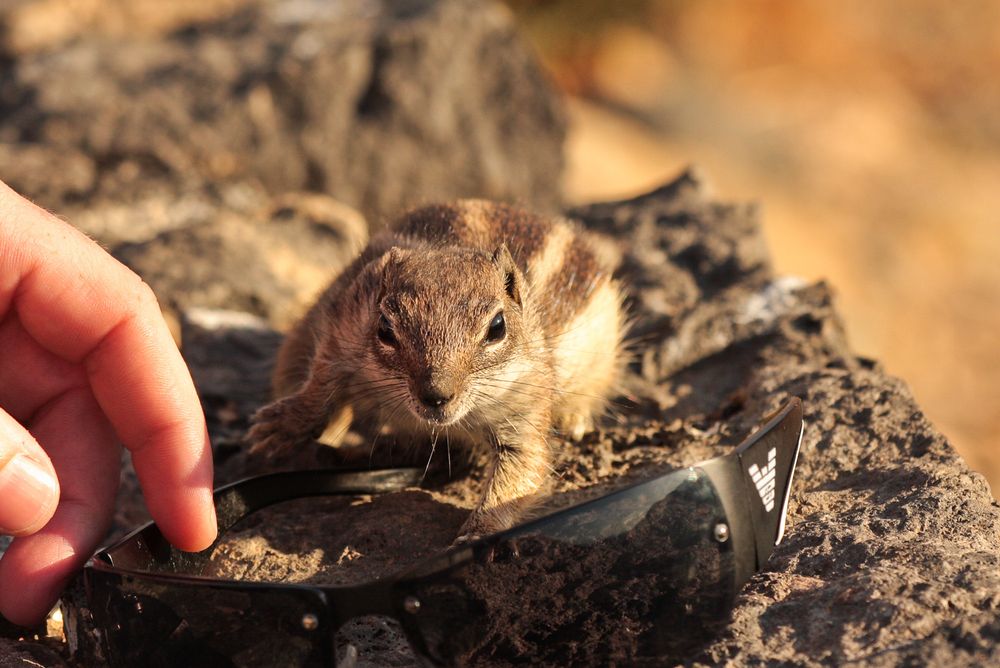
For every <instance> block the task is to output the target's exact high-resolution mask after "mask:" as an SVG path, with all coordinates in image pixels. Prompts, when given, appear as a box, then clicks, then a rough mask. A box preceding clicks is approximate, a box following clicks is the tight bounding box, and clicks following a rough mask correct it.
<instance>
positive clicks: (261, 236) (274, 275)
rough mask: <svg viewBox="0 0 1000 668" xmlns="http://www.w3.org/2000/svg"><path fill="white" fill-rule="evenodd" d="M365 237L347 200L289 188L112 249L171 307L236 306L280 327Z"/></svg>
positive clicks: (365, 231) (363, 226)
mask: <svg viewBox="0 0 1000 668" xmlns="http://www.w3.org/2000/svg"><path fill="white" fill-rule="evenodd" d="M367 241H368V228H367V226H366V224H365V221H364V219H363V218H362V217H361V215H360V214H359V213H357V212H356V211H354V210H353V209H351V208H350V207H348V206H346V205H344V204H341V203H340V202H337V201H336V200H333V199H332V198H330V197H326V196H325V195H316V194H300V193H288V194H285V195H282V196H279V197H277V198H275V199H274V200H271V201H269V202H268V203H267V204H266V205H265V206H263V207H262V208H261V209H260V210H258V211H256V212H254V213H252V214H251V213H249V212H246V211H242V210H238V209H237V210H233V209H225V208H220V209H217V210H215V211H213V212H212V213H211V214H210V217H209V218H208V219H207V220H203V221H200V222H198V223H193V224H190V225H188V226H187V227H179V228H175V229H169V230H167V231H164V232H161V233H160V234H158V235H157V236H155V237H154V238H152V239H150V240H148V241H143V242H139V243H125V244H121V245H119V246H118V247H117V248H116V249H115V251H114V254H115V256H116V257H117V258H118V259H119V260H121V261H122V262H124V263H125V264H126V265H128V266H129V267H131V268H132V270H133V271H135V272H136V273H137V274H139V275H140V276H142V277H143V279H144V280H145V281H146V282H147V283H149V285H150V286H151V287H152V288H153V291H154V292H155V293H156V294H157V296H158V297H159V299H160V302H161V305H162V306H164V307H166V308H169V309H172V310H173V311H174V312H176V313H181V312H183V311H185V310H187V309H190V308H195V307H201V308H227V309H239V310H243V311H246V312H248V313H254V314H256V315H260V316H263V317H265V318H267V319H268V320H269V321H270V322H271V323H272V324H273V325H274V326H275V327H277V328H279V329H284V328H286V327H288V326H289V325H290V324H291V323H292V322H293V321H294V319H295V318H296V317H298V316H300V315H301V313H302V312H304V310H305V308H306V307H307V306H308V303H309V302H310V301H311V300H312V299H313V298H314V297H315V296H316V295H317V294H318V293H319V292H320V291H321V290H322V289H323V288H324V287H326V285H327V283H329V282H330V280H331V278H332V277H333V276H335V275H336V274H337V273H339V272H340V270H341V269H343V268H344V267H345V266H346V265H347V263H349V262H350V261H351V260H352V259H353V257H354V256H355V255H356V254H357V252H358V250H359V249H361V248H363V247H364V245H365V244H366V243H367Z"/></svg>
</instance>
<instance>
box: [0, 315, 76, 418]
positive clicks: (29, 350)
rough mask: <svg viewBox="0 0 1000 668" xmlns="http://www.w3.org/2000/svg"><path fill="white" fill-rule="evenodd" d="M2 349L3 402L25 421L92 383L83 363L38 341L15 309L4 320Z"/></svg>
mask: <svg viewBox="0 0 1000 668" xmlns="http://www.w3.org/2000/svg"><path fill="white" fill-rule="evenodd" d="M0 351H3V354H0V406H3V408H4V410H5V411H7V412H8V413H9V414H10V415H11V416H12V417H13V418H14V419H15V420H17V421H18V422H20V423H21V424H28V422H29V421H30V420H31V418H32V416H33V415H34V414H35V413H36V412H38V410H39V409H41V407H42V406H44V405H45V404H46V403H48V402H49V401H51V400H52V399H53V398H55V397H58V396H59V395H60V394H62V393H64V392H67V391H69V390H72V389H74V388H78V387H88V386H89V385H88V381H87V376H86V374H85V373H84V372H83V368H82V367H81V366H80V365H79V364H72V363H70V362H67V361H66V360H64V359H61V358H59V357H57V356H55V355H54V354H52V353H50V352H49V351H48V350H45V349H44V348H42V347H41V346H40V345H38V343H37V342H35V340H34V339H33V338H31V337H30V336H29V335H28V333H27V332H26V331H24V327H22V326H21V323H20V321H19V320H18V318H17V315H16V314H14V313H11V314H9V315H8V316H7V317H6V318H5V319H4V320H3V321H0Z"/></svg>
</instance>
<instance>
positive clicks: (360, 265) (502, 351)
mask: <svg viewBox="0 0 1000 668" xmlns="http://www.w3.org/2000/svg"><path fill="white" fill-rule="evenodd" d="M501 310H502V312H503V317H504V322H505V330H506V331H505V335H504V336H503V337H502V338H501V339H499V340H497V341H487V340H486V338H487V331H488V328H489V325H490V322H491V321H492V320H493V318H494V317H495V316H496V314H497V313H498V312H500V311H501ZM383 319H384V320H383ZM624 328H625V325H624V318H623V314H622V305H621V294H620V290H619V288H618V286H617V285H616V284H615V282H614V281H613V280H612V278H611V267H609V266H607V265H606V261H605V260H602V259H601V255H600V254H599V253H598V252H596V251H595V247H594V246H593V244H592V240H591V238H590V237H589V236H588V235H587V234H586V233H585V232H583V231H582V230H580V229H579V228H577V227H576V226H575V225H573V224H571V223H570V222H568V221H565V220H562V219H550V218H542V217H539V216H535V215H533V214H531V213H528V212H526V211H524V210H521V209H518V208H515V207H511V206H507V205H503V204H495V203H491V202H484V201H477V200H467V201H460V202H456V203H453V204H448V205H437V206H430V207H425V208H422V209H418V210H416V211H413V212H410V213H409V214H407V215H406V216H404V217H403V218H402V219H401V220H400V221H399V222H398V224H397V225H396V226H394V228H392V229H390V230H388V231H386V232H384V233H383V234H381V235H379V236H376V237H375V238H373V239H372V241H371V243H370V245H369V246H368V248H366V249H365V250H364V252H363V253H362V254H361V255H360V256H359V257H358V258H357V259H356V260H355V262H354V263H353V264H351V265H350V266H349V267H348V268H347V269H346V270H345V271H344V273H343V274H342V275H341V276H340V277H339V278H337V280H336V281H334V283H333V284H332V285H330V287H329V288H327V290H326V291H325V292H324V293H323V294H322V295H321V296H320V297H319V299H318V300H317V302H316V303H315V304H314V305H313V307H312V308H311V309H310V310H309V312H308V313H307V314H306V315H305V317H304V318H303V319H302V320H301V321H300V322H298V323H297V325H296V326H295V327H294V328H293V330H292V331H291V332H290V333H289V335H288V337H287V339H286V341H285V343H284V345H283V346H282V348H281V351H280V353H279V355H278V362H277V367H276V370H275V377H274V389H275V396H276V397H278V398H277V399H276V401H274V402H273V403H271V404H269V405H268V406H265V407H264V408H262V409H261V410H260V411H259V412H258V414H257V415H256V416H255V425H254V427H253V429H252V430H251V432H250V440H251V442H253V443H254V448H255V450H264V451H268V452H276V451H280V450H282V449H287V448H292V447H296V446H298V445H300V444H302V443H304V442H307V441H309V440H312V439H315V438H317V437H318V436H319V435H320V434H321V433H322V432H323V431H324V428H326V427H327V426H328V425H329V424H331V422H332V423H335V424H337V425H338V428H339V429H340V430H345V429H346V427H347V426H348V425H349V424H350V423H351V421H352V420H353V421H355V422H359V423H370V424H374V425H375V427H377V428H383V427H384V428H388V429H389V430H391V431H392V432H394V433H395V434H397V435H403V436H410V437H415V438H423V439H427V438H435V437H436V435H437V433H439V432H441V431H445V432H446V433H447V434H448V437H449V439H450V440H451V441H452V442H455V441H461V442H465V443H468V444H469V445H484V444H488V445H489V446H491V448H492V451H493V453H494V455H495V456H494V457H493V468H492V471H491V474H490V478H489V482H488V484H487V488H486V490H485V491H484V493H483V496H482V499H481V501H480V504H479V507H478V508H477V509H476V511H475V512H474V513H473V514H472V516H471V517H470V519H469V521H468V522H467V523H466V525H465V527H464V528H463V534H467V535H474V534H479V533H485V532H491V531H497V530H500V529H503V528H506V527H509V526H511V525H512V524H513V523H515V522H516V521H517V519H518V517H519V516H520V515H521V514H522V512H523V511H524V510H525V508H526V507H527V505H528V504H529V503H530V500H531V499H532V497H533V496H536V495H537V493H538V492H539V491H540V490H541V489H542V488H543V487H544V485H545V484H546V481H547V479H548V473H549V470H550V468H551V464H550V454H549V450H548V448H549V444H548V436H549V435H550V433H551V432H552V429H553V428H555V429H558V430H561V431H562V432H564V433H565V434H566V435H568V436H571V437H573V438H577V439H578V438H580V437H581V436H582V435H583V433H584V432H585V431H586V430H587V429H590V428H591V427H592V424H593V418H594V416H595V415H596V414H598V413H599V412H600V411H601V410H603V408H604V404H605V403H606V399H607V397H608V396H609V394H610V393H611V392H612V391H613V389H614V388H615V385H616V383H617V381H618V377H619V373H620V370H621V366H622V364H621V363H622V359H621V343H622V337H623V332H624ZM380 331H381V334H380ZM386 332H388V334H386ZM421 397H424V398H425V399H429V400H430V402H431V403H430V404H428V403H427V402H426V401H424V402H422V401H421ZM446 398H447V400H445V399H446ZM442 401H443V402H444V403H443V404H442V405H440V406H439V407H433V406H432V404H433V403H435V402H442Z"/></svg>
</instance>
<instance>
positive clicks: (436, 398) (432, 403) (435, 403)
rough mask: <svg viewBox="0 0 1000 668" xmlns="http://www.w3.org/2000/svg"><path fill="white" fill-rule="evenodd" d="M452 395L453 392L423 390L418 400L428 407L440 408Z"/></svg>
mask: <svg viewBox="0 0 1000 668" xmlns="http://www.w3.org/2000/svg"><path fill="white" fill-rule="evenodd" d="M454 396H455V395H454V394H444V393H443V392H441V391H440V390H424V391H423V392H422V393H421V394H420V401H421V402H422V403H423V404H424V405H425V406H428V407H430V408H441V407H442V406H444V405H445V404H446V403H448V402H449V401H451V400H452V397H454Z"/></svg>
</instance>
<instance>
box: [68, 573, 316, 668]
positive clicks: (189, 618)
mask: <svg viewBox="0 0 1000 668" xmlns="http://www.w3.org/2000/svg"><path fill="white" fill-rule="evenodd" d="M86 577H87V578H89V580H90V581H89V582H88V583H87V586H88V587H89V588H90V589H91V591H92V592H94V593H95V597H94V599H93V600H92V606H91V610H92V613H93V615H94V622H95V625H96V626H97V627H98V628H101V629H103V632H104V634H105V640H106V648H107V650H108V652H109V654H110V656H109V657H108V659H109V663H110V664H111V665H113V666H129V667H131V666H147V667H157V668H159V667H161V666H163V667H166V666H190V667H193V668H198V667H202V666H204V667H205V668H208V667H209V666H211V667H212V668H217V667H223V668H226V667H230V666H233V667H236V666H239V667H241V668H242V667H247V668H258V667H259V668H264V667H267V668H271V667H285V666H287V667H292V666H295V667H296V668H299V667H310V668H312V667H316V668H319V667H321V666H327V665H332V656H331V655H332V646H333V643H332V632H331V628H330V622H329V620H328V619H327V618H326V617H327V613H326V605H325V603H324V602H323V601H322V597H321V596H320V595H318V594H317V593H316V592H312V591H307V590H302V591H291V592H276V591H273V590H271V591H268V590H266V589H265V588H263V587H261V588H254V587H249V588H243V589H241V588H233V587H213V586H205V585H201V586H191V585H188V584H184V583H178V582H170V583H163V582H159V583H157V582H152V581H150V580H148V579H143V580H130V579H128V578H123V577H122V576H120V575H118V574H113V573H106V572H100V571H88V572H87V575H86Z"/></svg>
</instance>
